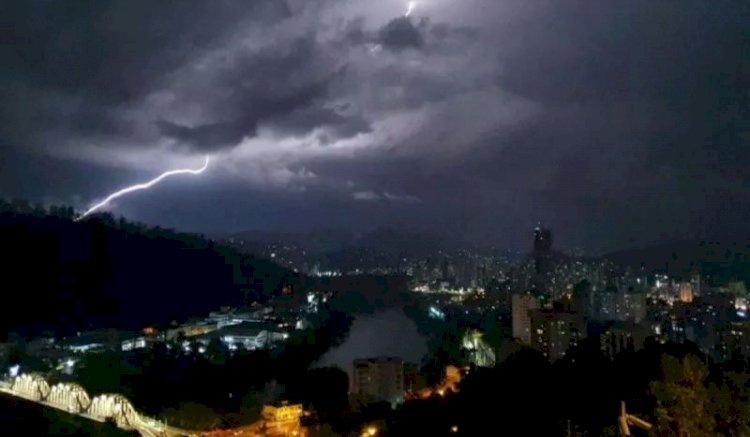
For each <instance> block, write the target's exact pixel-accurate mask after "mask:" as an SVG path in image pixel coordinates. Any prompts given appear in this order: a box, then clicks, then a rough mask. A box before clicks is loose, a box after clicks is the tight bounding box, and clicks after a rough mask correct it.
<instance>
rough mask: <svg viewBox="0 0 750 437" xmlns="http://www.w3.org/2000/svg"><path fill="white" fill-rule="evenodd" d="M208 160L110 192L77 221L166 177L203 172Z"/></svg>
mask: <svg viewBox="0 0 750 437" xmlns="http://www.w3.org/2000/svg"><path fill="white" fill-rule="evenodd" d="M208 162H209V157H208V155H206V162H205V163H204V164H203V166H202V167H201V168H198V169H189V168H182V169H177V170H170V171H167V172H164V173H162V174H160V175H159V176H157V177H155V178H154V179H151V180H150V181H148V182H145V183H142V184H136V185H133V186H130V187H127V188H123V189H122V190H119V191H116V192H114V193H112V194H110V195H109V196H107V197H106V198H105V199H104V200H102V201H101V202H99V203H97V204H95V205H94V206H92V207H91V208H89V209H88V210H87V211H86V212H84V213H83V214H81V215H80V216H78V218H76V219H75V221H80V220H82V219H84V218H85V217H87V216H88V215H90V214H92V213H94V212H96V211H97V210H99V209H101V208H104V207H105V206H107V205H109V204H110V203H111V202H112V201H113V200H115V199H117V198H120V197H122V196H124V195H126V194H129V193H132V192H134V191H141V190H146V189H149V188H151V187H153V186H154V185H156V184H158V183H159V182H161V181H163V180H164V179H166V178H168V177H170V176H177V175H181V174H190V175H199V174H201V173H203V172H204V171H206V169H207V168H208Z"/></svg>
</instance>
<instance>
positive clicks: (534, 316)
mask: <svg viewBox="0 0 750 437" xmlns="http://www.w3.org/2000/svg"><path fill="white" fill-rule="evenodd" d="M529 318H530V319H531V347H533V348H534V349H537V350H538V351H540V352H542V353H543V354H544V356H546V357H547V358H549V359H550V360H551V361H555V360H557V359H559V358H562V357H563V356H565V353H566V352H567V350H568V348H569V347H571V346H574V345H575V344H577V343H578V341H579V340H580V339H582V338H583V337H584V336H585V335H586V323H585V321H584V319H583V316H582V315H581V314H577V313H574V312H570V311H559V310H553V309H542V310H539V309H537V310H531V311H529Z"/></svg>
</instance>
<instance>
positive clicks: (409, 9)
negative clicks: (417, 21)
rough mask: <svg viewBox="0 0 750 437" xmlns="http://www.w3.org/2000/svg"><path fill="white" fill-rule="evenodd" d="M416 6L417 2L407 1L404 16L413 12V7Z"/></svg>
mask: <svg viewBox="0 0 750 437" xmlns="http://www.w3.org/2000/svg"><path fill="white" fill-rule="evenodd" d="M416 7H417V2H409V4H408V5H407V6H406V13H405V14H404V17H409V16H411V14H413V13H414V9H416Z"/></svg>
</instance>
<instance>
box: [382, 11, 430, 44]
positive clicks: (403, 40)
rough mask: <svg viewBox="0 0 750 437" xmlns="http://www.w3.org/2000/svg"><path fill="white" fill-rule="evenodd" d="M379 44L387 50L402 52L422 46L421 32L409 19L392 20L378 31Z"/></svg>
mask: <svg viewBox="0 0 750 437" xmlns="http://www.w3.org/2000/svg"><path fill="white" fill-rule="evenodd" d="M379 37H380V43H381V44H382V45H383V46H384V47H386V48H389V49H393V50H403V49H407V48H420V47H422V46H423V45H424V39H423V37H422V32H421V31H420V29H419V28H417V26H416V25H415V24H414V22H413V21H412V19H411V18H409V17H400V18H396V19H394V20H392V21H391V22H390V23H388V24H386V25H385V27H383V28H382V29H381V30H380V35H379Z"/></svg>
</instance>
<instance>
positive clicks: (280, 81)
mask: <svg viewBox="0 0 750 437" xmlns="http://www.w3.org/2000/svg"><path fill="white" fill-rule="evenodd" d="M342 71H343V70H342V68H341V67H339V66H337V65H336V64H335V62H334V60H333V59H330V58H329V57H328V56H327V54H325V53H324V52H323V51H322V49H321V48H320V47H319V46H318V45H317V44H316V42H315V37H314V35H306V36H304V37H297V38H292V39H291V40H289V41H284V42H279V43H276V44H274V45H272V46H268V47H264V48H262V49H261V50H258V51H252V50H249V51H242V52H240V53H238V54H236V55H235V56H234V58H233V59H232V62H231V63H229V64H227V65H226V66H223V67H221V68H219V69H218V72H217V73H216V78H215V80H214V81H211V82H209V83H208V85H209V86H212V87H215V89H216V90H217V92H221V91H226V92H225V93H224V94H225V95H224V96H223V98H222V99H221V100H220V101H217V105H219V106H220V107H221V109H220V110H219V111H217V112H221V113H228V114H229V116H230V117H232V119H230V120H219V121H216V122H211V123H206V124H198V125H194V126H185V125H181V124H179V123H175V122H170V121H165V120H161V121H159V122H158V126H159V128H160V130H161V132H162V134H164V135H166V136H169V137H172V138H174V139H176V140H178V141H179V143H180V144H181V145H182V146H185V145H187V146H189V147H190V148H191V149H194V150H216V149H219V148H227V147H234V146H236V145H237V144H238V143H239V142H240V140H242V139H243V138H244V137H252V136H255V134H256V131H257V129H258V126H259V125H260V124H262V123H268V124H270V125H272V126H277V127H281V128H282V130H284V131H287V132H289V133H293V134H295V133H297V134H301V133H306V132H308V131H310V130H313V129H314V128H316V127H321V126H329V127H330V129H331V131H332V132H338V133H340V134H347V133H349V134H354V133H356V132H358V131H360V130H366V129H367V127H366V126H364V124H365V123H364V121H363V120H362V119H361V118H359V119H354V118H351V119H349V118H347V117H344V116H341V115H339V114H337V113H335V112H334V111H332V110H329V109H326V108H323V107H322V104H323V103H325V99H326V96H327V93H328V89H329V86H330V85H331V83H332V82H333V81H335V80H336V79H337V77H339V76H340V75H341V74H342ZM205 103H206V106H207V107H208V106H209V105H210V103H209V102H205Z"/></svg>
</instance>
